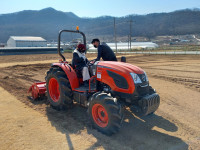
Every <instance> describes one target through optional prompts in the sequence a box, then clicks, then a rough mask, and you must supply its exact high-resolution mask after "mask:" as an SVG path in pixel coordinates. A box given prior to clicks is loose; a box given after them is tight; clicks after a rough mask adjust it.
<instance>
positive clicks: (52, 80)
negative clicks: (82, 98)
mask: <svg viewBox="0 0 200 150" xmlns="http://www.w3.org/2000/svg"><path fill="white" fill-rule="evenodd" d="M45 79H46V88H47V97H48V100H49V102H50V105H51V106H52V107H53V108H55V109H57V110H63V109H65V108H66V107H68V106H70V105H72V104H73V95H72V90H71V86H70V83H69V80H68V78H67V75H66V74H65V72H64V71H63V70H62V69H61V68H54V67H52V68H50V70H49V71H48V72H47V76H46V77H45Z"/></svg>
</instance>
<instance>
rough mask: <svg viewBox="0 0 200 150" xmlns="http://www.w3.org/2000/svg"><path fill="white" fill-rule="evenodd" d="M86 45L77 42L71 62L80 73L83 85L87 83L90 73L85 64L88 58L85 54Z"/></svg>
mask: <svg viewBox="0 0 200 150" xmlns="http://www.w3.org/2000/svg"><path fill="white" fill-rule="evenodd" d="M85 50H86V47H85V45H84V44H78V46H77V48H76V49H75V50H74V52H73V60H72V64H73V66H75V69H76V70H77V71H78V72H81V73H82V76H83V84H84V86H85V87H87V86H89V85H88V80H89V79H90V74H89V70H88V66H87V62H88V59H87V58H86V56H85Z"/></svg>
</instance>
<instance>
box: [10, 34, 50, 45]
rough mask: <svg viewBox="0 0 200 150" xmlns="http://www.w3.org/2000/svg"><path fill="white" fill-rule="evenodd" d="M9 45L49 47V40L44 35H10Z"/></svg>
mask: <svg viewBox="0 0 200 150" xmlns="http://www.w3.org/2000/svg"><path fill="white" fill-rule="evenodd" d="M7 47H47V41H46V40H45V39H43V38H42V37H34V36H10V38H9V39H8V41H7Z"/></svg>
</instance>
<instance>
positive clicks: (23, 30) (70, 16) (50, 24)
mask: <svg viewBox="0 0 200 150" xmlns="http://www.w3.org/2000/svg"><path fill="white" fill-rule="evenodd" d="M115 18H116V34H117V37H123V36H127V35H128V34H129V33H130V20H132V21H133V22H132V28H131V31H132V36H144V37H147V38H151V37H154V36H159V35H184V34H199V33H200V9H185V10H178V11H174V12H170V13H152V14H147V15H127V16H124V17H115ZM113 20H114V17H112V16H102V17H97V18H81V17H78V16H77V15H75V14H74V13H72V12H62V11H57V10H55V9H53V8H45V9H42V10H39V11H33V10H24V11H20V12H16V13H10V14H2V15H0V43H2V42H4V43H5V42H6V41H7V40H8V38H9V36H41V37H43V38H45V39H46V40H48V41H53V40H54V41H56V40H57V36H58V32H59V30H61V29H70V30H71V29H72V30H75V29H76V26H79V27H80V30H81V31H83V32H84V33H85V34H86V36H87V37H88V40H90V39H92V38H96V37H101V38H104V40H110V41H112V40H113V34H114V28H113V26H114V23H113V22H114V21H113ZM66 35H67V36H66V39H67V40H71V39H73V38H77V37H78V36H76V35H72V34H66Z"/></svg>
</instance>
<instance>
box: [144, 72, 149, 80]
mask: <svg viewBox="0 0 200 150" xmlns="http://www.w3.org/2000/svg"><path fill="white" fill-rule="evenodd" d="M144 74H145V76H146V81H147V82H148V81H149V79H148V77H147V74H146V72H144Z"/></svg>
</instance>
